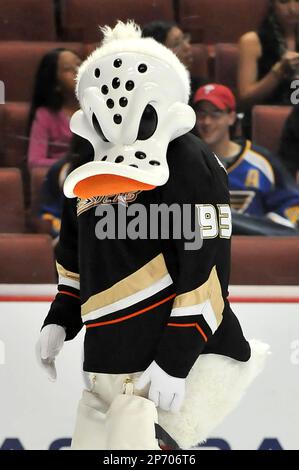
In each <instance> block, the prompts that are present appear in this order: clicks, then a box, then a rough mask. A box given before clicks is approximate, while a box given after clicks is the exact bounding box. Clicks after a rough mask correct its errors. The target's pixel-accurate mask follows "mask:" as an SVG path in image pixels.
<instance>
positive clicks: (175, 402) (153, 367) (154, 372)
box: [136, 361, 185, 413]
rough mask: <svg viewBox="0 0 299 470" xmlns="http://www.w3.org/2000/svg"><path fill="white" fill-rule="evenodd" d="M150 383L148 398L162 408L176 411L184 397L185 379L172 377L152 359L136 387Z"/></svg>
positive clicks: (140, 387)
mask: <svg viewBox="0 0 299 470" xmlns="http://www.w3.org/2000/svg"><path fill="white" fill-rule="evenodd" d="M148 383H150V389H149V393H148V398H149V399H150V400H152V401H153V402H154V403H155V405H156V406H159V407H160V408H161V409H162V410H165V411H171V412H173V413H176V412H178V411H179V410H180V408H181V406H182V404H183V401H184V397H185V379H181V378H179V377H173V376H172V375H169V374H167V373H166V372H164V370H163V369H161V367H160V366H158V364H157V363H156V362H155V361H153V362H152V363H151V364H150V366H149V367H148V368H147V369H146V370H145V371H144V372H143V374H142V375H141V377H140V378H139V380H138V382H137V384H136V388H137V389H142V388H144V387H145V386H146V385H147V384H148Z"/></svg>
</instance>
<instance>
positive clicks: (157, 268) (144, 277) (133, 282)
mask: <svg viewBox="0 0 299 470" xmlns="http://www.w3.org/2000/svg"><path fill="white" fill-rule="evenodd" d="M166 275H168V271H167V267H166V264H165V261H164V257H163V255H162V253H161V254H160V255H158V256H156V257H155V258H153V259H152V260H151V261H149V262H148V263H147V264H145V265H144V266H142V268H140V269H138V270H137V271H135V272H134V273H133V274H130V275H129V276H127V277H125V278H124V279H122V280H121V281H119V282H117V283H116V284H114V285H113V286H112V287H109V289H106V290H104V291H103V292H100V293H98V294H95V295H93V296H92V297H90V298H89V299H88V300H87V301H86V302H85V303H84V304H83V305H82V307H81V314H82V316H84V315H87V314H89V313H90V312H93V311H95V310H98V309H100V308H102V307H105V306H107V305H111V304H113V303H115V302H118V301H120V300H123V299H125V298H127V297H129V296H131V295H134V294H137V293H138V292H140V291H142V290H143V289H146V288H148V287H150V286H152V285H153V284H155V283H156V282H158V281H159V280H161V279H162V278H164V277H165V276H166Z"/></svg>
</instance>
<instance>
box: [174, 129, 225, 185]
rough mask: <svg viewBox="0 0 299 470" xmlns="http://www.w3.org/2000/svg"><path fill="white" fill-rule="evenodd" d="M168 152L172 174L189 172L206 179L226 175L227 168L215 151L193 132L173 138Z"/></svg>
mask: <svg viewBox="0 0 299 470" xmlns="http://www.w3.org/2000/svg"><path fill="white" fill-rule="evenodd" d="M167 153H168V155H167V157H168V158H167V159H168V164H169V170H170V174H176V175H179V174H186V173H189V174H190V176H191V174H192V175H193V176H195V175H196V177H197V178H200V179H203V180H206V181H207V180H210V179H213V178H215V177H216V178H218V177H220V178H221V179H222V177H224V175H225V177H226V171H225V169H224V168H223V166H222V165H221V164H220V162H219V160H218V159H217V158H216V157H215V155H214V154H213V152H211V150H210V149H209V148H208V147H207V145H206V144H205V143H204V142H203V141H202V140H201V139H200V138H199V137H197V136H196V135H194V134H192V133H191V132H188V133H187V134H185V135H183V136H181V137H178V138H177V139H175V140H173V141H172V142H171V143H170V145H169V147H168V152H167Z"/></svg>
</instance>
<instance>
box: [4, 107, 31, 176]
mask: <svg viewBox="0 0 299 470" xmlns="http://www.w3.org/2000/svg"><path fill="white" fill-rule="evenodd" d="M28 113H29V103H25V102H19V103H14V102H12V103H6V104H3V105H2V106H0V138H1V154H0V155H1V157H0V166H6V167H20V166H21V165H22V163H23V162H24V161H25V160H26V149H27V144H28V141H27V135H26V134H27V132H26V128H27V121H28Z"/></svg>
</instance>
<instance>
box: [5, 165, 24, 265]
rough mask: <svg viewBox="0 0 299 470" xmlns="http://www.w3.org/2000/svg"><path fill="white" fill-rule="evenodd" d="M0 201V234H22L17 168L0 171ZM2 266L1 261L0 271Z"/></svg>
mask: <svg viewBox="0 0 299 470" xmlns="http://www.w3.org/2000/svg"><path fill="white" fill-rule="evenodd" d="M0 200H1V217H0V232H1V233H14V232H16V233H18V232H24V231H25V211H24V193H23V184H22V177H21V172H20V170H18V169H17V168H1V169H0ZM0 259H1V258H0ZM4 266H5V264H3V260H2V259H1V270H3V269H4Z"/></svg>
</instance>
